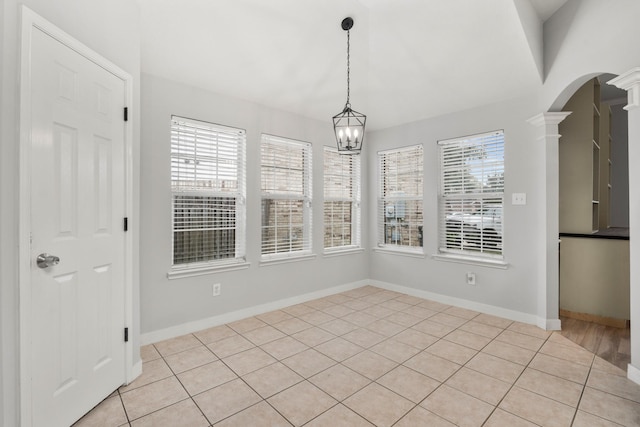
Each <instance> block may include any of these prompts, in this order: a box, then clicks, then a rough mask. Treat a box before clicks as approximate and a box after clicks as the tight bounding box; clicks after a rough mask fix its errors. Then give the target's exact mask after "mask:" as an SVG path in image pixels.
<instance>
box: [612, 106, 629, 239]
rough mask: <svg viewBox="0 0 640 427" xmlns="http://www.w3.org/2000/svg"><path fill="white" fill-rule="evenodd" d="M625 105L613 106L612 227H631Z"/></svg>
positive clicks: (627, 130) (627, 131) (627, 132)
mask: <svg viewBox="0 0 640 427" xmlns="http://www.w3.org/2000/svg"><path fill="white" fill-rule="evenodd" d="M624 105H625V104H620V105H612V106H611V138H612V140H613V145H612V146H611V164H612V165H613V170H612V176H611V201H610V203H611V213H610V214H611V216H610V220H609V224H610V225H611V227H629V129H628V119H627V110H624V109H623V108H622V107H624Z"/></svg>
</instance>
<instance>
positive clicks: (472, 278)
mask: <svg viewBox="0 0 640 427" xmlns="http://www.w3.org/2000/svg"><path fill="white" fill-rule="evenodd" d="M467 285H471V286H475V285H476V273H467Z"/></svg>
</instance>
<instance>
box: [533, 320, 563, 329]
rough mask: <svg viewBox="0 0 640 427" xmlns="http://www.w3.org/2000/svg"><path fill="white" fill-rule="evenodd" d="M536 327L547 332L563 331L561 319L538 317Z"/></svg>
mask: <svg viewBox="0 0 640 427" xmlns="http://www.w3.org/2000/svg"><path fill="white" fill-rule="evenodd" d="M536 325H537V326H538V328H540V329H544V330H545V331H560V330H562V321H561V320H560V319H545V318H543V317H538V321H537V322H536Z"/></svg>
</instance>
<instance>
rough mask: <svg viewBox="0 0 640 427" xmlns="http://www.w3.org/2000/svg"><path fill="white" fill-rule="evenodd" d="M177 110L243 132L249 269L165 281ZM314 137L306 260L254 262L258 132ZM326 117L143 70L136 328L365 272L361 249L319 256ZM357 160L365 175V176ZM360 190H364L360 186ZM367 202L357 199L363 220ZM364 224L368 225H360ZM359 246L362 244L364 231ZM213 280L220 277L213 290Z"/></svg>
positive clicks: (328, 136) (247, 304)
mask: <svg viewBox="0 0 640 427" xmlns="http://www.w3.org/2000/svg"><path fill="white" fill-rule="evenodd" d="M172 114H175V115H178V116H182V117H189V118H193V119H197V120H203V121H209V122H213V123H218V124H222V125H227V126H234V127H238V128H242V129H245V130H246V131H247V261H248V262H249V263H251V266H250V268H249V269H248V270H240V271H231V272H224V273H212V274H207V275H204V276H198V277H191V278H182V279H173V280H168V279H167V277H166V274H167V272H168V271H169V269H170V267H171V188H170V182H171V181H170V160H169V155H170V141H169V135H170V119H171V115H172ZM263 132H264V133H268V134H272V135H277V136H283V137H287V138H293V139H299V140H302V141H307V142H310V143H312V144H313V152H312V156H313V157H312V159H313V181H312V183H313V205H312V212H313V234H312V236H313V252H314V253H315V254H317V256H316V258H314V259H312V260H300V261H295V262H291V263H286V264H277V265H266V266H265V265H263V266H261V265H260V243H261V241H260V240H261V235H260V221H261V216H260V200H261V199H260V197H261V194H260V135H261V133H263ZM333 144H334V138H333V134H332V127H331V122H330V121H329V120H327V121H326V122H319V121H315V120H310V119H305V118H302V117H299V116H296V115H293V114H290V113H284V112H280V111H275V110H272V109H268V108H265V107H262V106H259V105H256V104H252V103H249V102H244V101H240V100H238V99H233V98H229V97H225V96H221V95H217V94H214V93H210V92H205V91H203V90H201V89H197V88H194V87H189V86H185V85H183V84H180V83H176V82H172V81H169V80H165V79H163V78H160V77H157V76H152V75H148V74H143V75H142V163H141V170H140V171H141V172H140V173H141V190H142V192H141V206H142V211H141V215H142V218H144V221H143V222H142V224H141V227H142V228H141V242H142V245H141V265H140V272H141V274H140V279H141V301H142V306H141V313H142V333H147V332H154V331H158V330H161V329H165V328H170V327H174V326H176V325H181V324H185V323H188V322H195V321H198V320H202V319H206V318H210V317H215V316H220V315H223V314H226V313H230V312H233V311H238V310H242V309H247V308H251V307H253V306H256V305H261V304H267V303H270V302H274V301H278V300H282V299H287V298H292V297H295V296H299V295H303V294H306V293H311V292H316V291H320V290H322V289H326V288H329V287H333V286H338V285H343V284H347V283H352V282H357V281H360V280H363V279H366V278H367V277H368V265H369V264H368V256H367V253H366V252H361V253H356V254H348V255H343V256H339V257H323V255H322V252H323V248H322V246H323V230H322V194H323V183H322V177H323V173H322V166H323V165H322V163H323V151H322V147H323V146H324V145H333ZM364 163H366V162H363V177H366V176H367V175H366V173H367V168H366V164H364ZM364 191H366V186H365V189H364ZM366 206H367V205H366V203H364V204H363V206H362V211H363V218H364V227H366V224H367V221H366V220H367V216H366V215H364V213H365V212H367V208H366ZM364 229H365V230H366V228H364ZM362 243H363V246H364V247H367V245H368V241H367V237H366V233H364V236H363V242H362ZM213 283H221V284H222V293H221V295H220V296H218V297H213V296H212V294H211V285H212V284H213Z"/></svg>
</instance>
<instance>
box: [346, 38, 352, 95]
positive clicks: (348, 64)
mask: <svg viewBox="0 0 640 427" xmlns="http://www.w3.org/2000/svg"><path fill="white" fill-rule="evenodd" d="M350 41H351V31H349V30H347V105H346V106H347V107H349V106H351V103H350V102H349V95H350V89H351V88H350V78H349V75H350V73H351V55H350V45H351V43H350Z"/></svg>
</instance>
